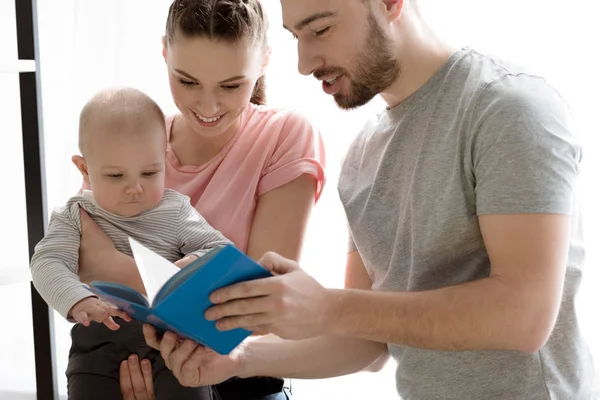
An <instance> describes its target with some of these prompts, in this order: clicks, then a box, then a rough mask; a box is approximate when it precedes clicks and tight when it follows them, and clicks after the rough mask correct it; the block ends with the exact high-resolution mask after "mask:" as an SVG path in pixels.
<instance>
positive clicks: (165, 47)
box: [161, 36, 167, 62]
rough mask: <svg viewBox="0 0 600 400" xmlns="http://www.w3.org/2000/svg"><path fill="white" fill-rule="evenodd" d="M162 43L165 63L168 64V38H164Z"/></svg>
mask: <svg viewBox="0 0 600 400" xmlns="http://www.w3.org/2000/svg"><path fill="white" fill-rule="evenodd" d="M161 42H162V55H163V59H164V60H165V62H167V37H166V36H163V37H162V39H161Z"/></svg>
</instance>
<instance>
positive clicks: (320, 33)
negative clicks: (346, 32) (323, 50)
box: [315, 27, 329, 36]
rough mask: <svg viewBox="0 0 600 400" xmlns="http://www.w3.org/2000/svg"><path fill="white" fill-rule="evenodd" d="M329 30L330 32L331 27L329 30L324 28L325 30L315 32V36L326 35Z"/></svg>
mask: <svg viewBox="0 0 600 400" xmlns="http://www.w3.org/2000/svg"><path fill="white" fill-rule="evenodd" d="M328 30H329V27H327V28H324V29H321V30H320V31H316V32H315V36H322V35H324V34H325V33H327V31H328Z"/></svg>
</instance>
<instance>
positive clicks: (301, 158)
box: [258, 112, 325, 202]
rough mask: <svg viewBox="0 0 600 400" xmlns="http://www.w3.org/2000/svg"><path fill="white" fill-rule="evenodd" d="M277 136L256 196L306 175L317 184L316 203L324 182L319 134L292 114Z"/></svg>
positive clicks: (302, 119) (304, 119) (323, 155)
mask: <svg viewBox="0 0 600 400" xmlns="http://www.w3.org/2000/svg"><path fill="white" fill-rule="evenodd" d="M274 133H275V132H274ZM278 133H279V136H278V141H277V145H276V147H275V151H274V152H273V155H272V157H271V160H270V161H269V162H268V163H267V165H266V168H265V170H264V171H263V175H262V178H261V180H260V183H259V185H258V196H261V195H263V194H264V193H266V192H268V191H270V190H273V189H276V188H278V187H280V186H283V185H285V184H287V183H289V182H291V181H293V180H294V179H296V178H298V177H300V176H301V175H303V174H309V175H312V176H313V177H314V178H315V180H316V181H317V192H316V196H315V202H316V201H317V200H318V199H319V197H320V195H321V191H322V189H323V184H324V181H325V170H324V167H325V146H324V144H323V139H322V137H321V135H320V133H319V131H318V130H317V129H316V128H315V127H314V126H313V125H312V124H311V123H310V122H309V120H308V119H306V118H305V117H304V116H302V115H300V114H298V113H294V112H292V113H289V114H288V115H287V117H286V121H285V122H284V123H283V125H282V128H281V132H278Z"/></svg>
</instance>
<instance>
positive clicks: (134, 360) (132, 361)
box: [129, 356, 138, 365]
mask: <svg viewBox="0 0 600 400" xmlns="http://www.w3.org/2000/svg"><path fill="white" fill-rule="evenodd" d="M137 361H138V360H137V357H136V356H131V357H129V362H130V363H131V365H137Z"/></svg>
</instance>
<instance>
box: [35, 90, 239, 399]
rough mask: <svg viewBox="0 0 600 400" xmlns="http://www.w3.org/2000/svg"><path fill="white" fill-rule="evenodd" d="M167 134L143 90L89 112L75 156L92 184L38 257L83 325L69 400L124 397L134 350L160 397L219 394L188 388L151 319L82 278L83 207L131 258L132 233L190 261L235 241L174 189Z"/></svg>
mask: <svg viewBox="0 0 600 400" xmlns="http://www.w3.org/2000/svg"><path fill="white" fill-rule="evenodd" d="M166 137H167V136H166V132H165V120H164V116H163V113H162V111H161V109H160V107H159V106H158V105H157V104H156V103H155V102H154V101H153V100H152V99H150V98H149V97H148V96H146V95H145V94H143V93H141V92H140V91H138V90H135V89H131V88H123V89H114V90H106V91H102V92H100V93H98V94H97V95H96V96H94V97H93V98H92V99H91V100H90V101H89V102H88V103H87V104H86V105H85V107H84V108H83V110H82V111H81V115H80V121H79V149H80V151H81V155H82V156H73V163H74V164H75V165H76V166H77V168H78V169H79V171H80V172H81V174H82V175H83V179H84V182H85V184H86V187H89V188H90V189H91V190H83V191H82V193H81V195H77V196H74V197H72V198H71V199H70V200H69V201H68V202H67V204H66V205H64V206H63V207H61V208H60V209H57V210H55V211H54V212H53V213H52V215H51V218H50V224H49V226H48V231H47V234H46V236H45V237H44V239H42V240H41V241H40V242H39V243H38V244H37V246H36V248H35V253H34V255H33V257H32V259H31V273H32V277H33V283H34V285H35V287H36V289H37V290H38V291H39V292H40V294H41V296H42V297H43V298H44V300H45V301H46V302H47V303H48V304H49V305H50V306H51V307H52V308H54V309H55V310H57V311H58V312H59V313H60V314H61V315H62V316H63V317H65V318H67V319H68V320H70V321H75V322H77V323H78V324H76V325H75V326H74V327H73V330H72V335H71V336H72V341H73V344H72V347H71V351H70V354H69V365H68V368H67V378H68V379H67V381H68V391H69V399H78V398H82V399H83V398H85V399H88V398H92V397H93V396H92V393H94V392H95V391H102V395H101V398H106V399H113V398H121V394H120V388H119V375H118V366H119V363H120V362H121V361H122V360H125V359H126V358H127V357H128V356H129V355H130V354H131V353H137V354H138V355H139V357H140V358H141V357H146V358H150V359H151V360H153V363H154V368H153V372H154V378H155V385H156V390H157V398H158V399H161V398H162V399H166V398H173V399H175V398H177V399H185V398H190V399H192V398H193V399H196V400H198V399H203V398H207V399H209V398H210V397H209V396H210V392H209V390H210V389H209V388H197V389H192V388H184V387H182V386H180V385H179V384H178V383H177V381H176V380H175V378H174V377H173V376H172V374H171V373H170V371H169V370H168V369H166V368H165V366H164V361H163V360H162V359H161V358H160V354H158V353H157V352H156V351H155V350H152V349H150V348H149V347H148V346H146V345H145V343H144V339H143V336H142V334H141V323H140V322H138V321H131V319H130V318H129V317H128V316H127V315H126V314H125V313H123V312H121V311H119V310H118V309H116V308H115V307H113V306H112V305H109V304H108V303H105V302H104V301H102V300H100V299H98V298H97V297H95V296H94V294H93V293H92V292H91V291H89V290H88V289H87V288H86V287H85V286H84V285H82V283H81V282H80V280H79V278H78V276H77V271H78V261H79V245H80V238H81V220H80V208H81V209H83V210H85V211H86V212H87V213H88V214H89V215H90V216H91V217H92V219H94V221H95V222H96V223H97V224H98V225H99V226H100V227H101V228H102V230H103V231H104V232H105V233H106V234H107V235H108V236H109V237H110V238H111V239H112V241H113V242H114V244H115V247H116V248H117V249H118V250H120V251H121V252H123V253H125V254H128V255H130V256H131V255H132V253H131V248H130V246H129V241H128V237H129V236H131V237H132V238H134V239H135V240H137V241H139V242H140V243H142V244H143V245H144V246H146V247H148V248H149V249H151V250H153V251H154V252H156V253H157V254H159V255H161V256H162V257H164V258H166V259H167V260H169V261H171V262H174V263H176V264H177V265H178V266H180V267H181V266H183V265H182V264H187V263H189V262H191V261H193V259H194V258H196V257H199V256H201V255H202V254H204V253H205V252H207V251H209V250H210V249H212V248H214V247H216V246H223V245H225V244H227V243H230V242H229V240H227V239H226V238H225V237H224V236H223V235H222V234H221V233H220V232H219V231H217V230H215V229H214V228H212V227H211V226H210V225H209V224H208V223H207V222H206V220H205V219H204V218H203V217H202V216H200V215H199V214H198V212H197V211H196V210H195V209H194V208H193V207H192V205H191V204H190V200H189V198H188V197H187V196H184V195H182V194H180V193H178V192H176V191H173V190H170V189H165V187H164V181H165V156H166ZM113 317H120V319H118V318H117V320H116V321H115V320H114V319H113ZM90 321H95V322H97V324H95V323H90ZM117 322H118V323H117ZM100 323H103V324H104V325H105V326H106V327H108V328H109V329H110V330H109V329H106V327H105V326H104V325H102V324H100ZM113 331H116V332H113ZM96 393H98V392H96ZM160 393H162V395H160ZM91 396H92V397H91Z"/></svg>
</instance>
